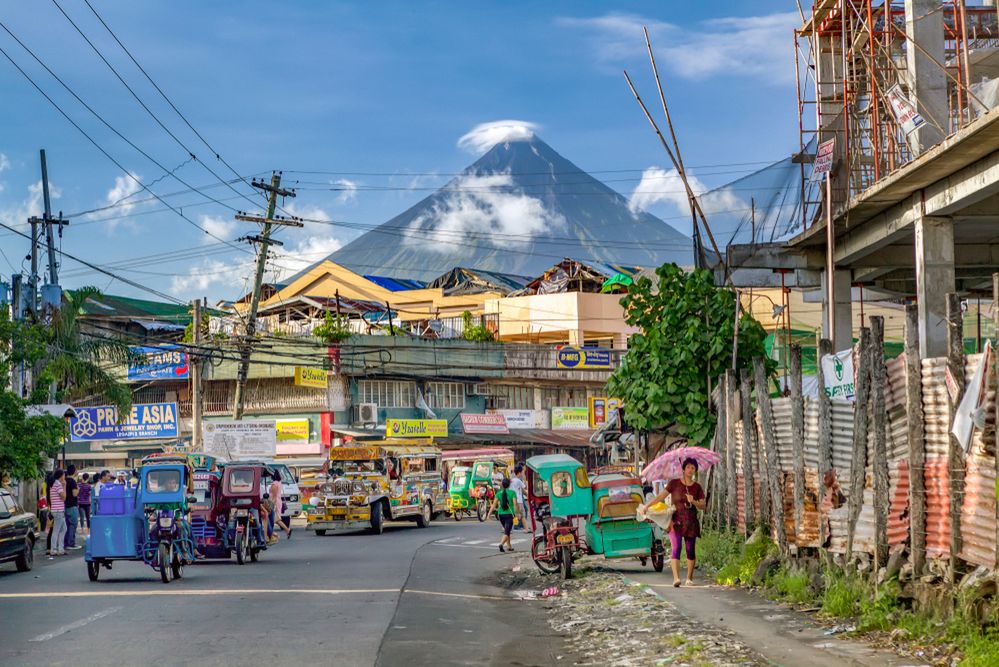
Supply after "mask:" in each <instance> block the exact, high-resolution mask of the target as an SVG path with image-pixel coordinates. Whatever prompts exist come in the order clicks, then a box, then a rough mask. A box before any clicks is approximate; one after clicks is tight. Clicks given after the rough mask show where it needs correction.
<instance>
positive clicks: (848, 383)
mask: <svg viewBox="0 0 999 667" xmlns="http://www.w3.org/2000/svg"><path fill="white" fill-rule="evenodd" d="M822 375H823V377H824V379H825V385H826V386H825V390H826V396H828V397H829V398H845V399H848V400H851V401H852V400H853V398H854V395H855V394H856V393H857V390H856V387H855V385H854V375H853V348H851V349H849V350H843V351H842V352H837V353H836V354H827V355H826V356H824V357H822Z"/></svg>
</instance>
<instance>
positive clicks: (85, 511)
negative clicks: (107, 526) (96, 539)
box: [76, 473, 91, 533]
mask: <svg viewBox="0 0 999 667" xmlns="http://www.w3.org/2000/svg"><path fill="white" fill-rule="evenodd" d="M78 490H79V493H78V494H77V496H76V499H77V504H78V506H79V508H80V528H84V527H86V532H88V533H89V532H90V490H91V486H90V475H89V474H88V473H83V477H81V478H80V483H79V485H78Z"/></svg>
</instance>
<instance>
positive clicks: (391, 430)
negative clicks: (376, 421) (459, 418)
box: [385, 419, 447, 438]
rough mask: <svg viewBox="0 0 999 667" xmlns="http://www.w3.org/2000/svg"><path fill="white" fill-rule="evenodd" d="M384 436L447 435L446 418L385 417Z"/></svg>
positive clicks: (434, 436)
mask: <svg viewBox="0 0 999 667" xmlns="http://www.w3.org/2000/svg"><path fill="white" fill-rule="evenodd" d="M385 436H386V437H388V438H412V437H431V438H446V437H447V420H446V419H386V420H385Z"/></svg>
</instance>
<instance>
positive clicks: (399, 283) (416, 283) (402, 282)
mask: <svg viewBox="0 0 999 667" xmlns="http://www.w3.org/2000/svg"><path fill="white" fill-rule="evenodd" d="M364 277H365V278H367V279H368V280H370V281H371V282H373V283H374V284H376V285H378V286H380V287H384V288H385V289H387V290H388V291H390V292H404V291H406V290H411V289H423V288H424V287H426V286H427V284H426V283H425V282H423V281H422V280H411V279H409V278H393V277H391V276H376V275H371V274H364Z"/></svg>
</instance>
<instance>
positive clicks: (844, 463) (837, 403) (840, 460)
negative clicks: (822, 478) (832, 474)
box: [832, 399, 854, 480]
mask: <svg viewBox="0 0 999 667" xmlns="http://www.w3.org/2000/svg"><path fill="white" fill-rule="evenodd" d="M853 407H854V406H853V402H852V401H846V400H841V399H833V401H832V463H833V467H834V468H836V470H837V471H839V473H840V480H848V479H850V462H851V461H852V459H853V412H854V410H853Z"/></svg>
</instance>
